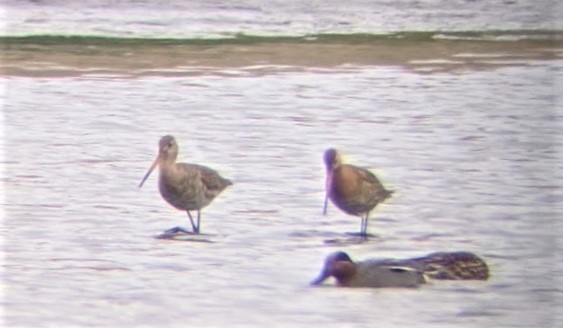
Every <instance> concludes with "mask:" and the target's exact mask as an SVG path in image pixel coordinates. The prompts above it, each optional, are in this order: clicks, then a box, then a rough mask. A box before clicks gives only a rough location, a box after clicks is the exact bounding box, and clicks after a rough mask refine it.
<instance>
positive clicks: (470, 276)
mask: <svg viewBox="0 0 563 328" xmlns="http://www.w3.org/2000/svg"><path fill="white" fill-rule="evenodd" d="M407 261H410V263H409V266H412V267H415V268H418V269H419V270H422V271H424V273H425V274H426V275H427V276H428V277H430V278H432V279H450V280H487V279H488V278H489V268H488V267H487V264H486V263H485V262H484V261H483V260H482V259H481V258H479V257H478V256H477V255H475V254H473V253H469V252H438V253H432V254H429V255H427V256H424V257H421V258H417V259H411V260H407Z"/></svg>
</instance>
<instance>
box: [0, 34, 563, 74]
mask: <svg viewBox="0 0 563 328" xmlns="http://www.w3.org/2000/svg"><path fill="white" fill-rule="evenodd" d="M2 48H3V51H2V61H1V64H0V75H1V76H5V77H8V76H15V77H17V76H26V77H72V76H83V75H117V76H122V77H137V76H170V75H171V76H190V75H199V74H225V71H228V70H237V71H243V72H245V74H249V73H250V74H267V73H271V72H277V71H284V70H303V69H311V68H319V69H325V68H326V69H334V68H338V67H363V66H400V67H405V68H407V69H413V70H416V71H420V72H435V71H444V70H446V71H449V70H465V69H469V70H474V69H489V68H496V67H499V66H514V65H517V66H518V65H527V64H529V63H530V62H533V61H546V60H548V61H549V60H557V59H561V58H562V56H563V46H562V45H561V44H559V43H552V42H548V41H530V40H526V41H515V42H488V41H449V40H440V41H428V40H425V41H419V42H417V41H412V40H410V41H409V42H402V41H401V40H385V41H380V42H373V43H369V44H368V43H366V44H362V43H360V44H351V43H330V44H324V43H302V42H299V43H297V42H295V43H292V42H277V43H254V44H199V45H198V44H184V45H181V44H168V45H167V44H160V45H158V46H155V45H142V44H137V45H127V44H124V45H119V44H118V45H116V44H108V45H104V44H92V45H88V44H72V43H71V44H69V43H66V44H34V43H17V44H16V43H14V44H10V43H3V44H2Z"/></svg>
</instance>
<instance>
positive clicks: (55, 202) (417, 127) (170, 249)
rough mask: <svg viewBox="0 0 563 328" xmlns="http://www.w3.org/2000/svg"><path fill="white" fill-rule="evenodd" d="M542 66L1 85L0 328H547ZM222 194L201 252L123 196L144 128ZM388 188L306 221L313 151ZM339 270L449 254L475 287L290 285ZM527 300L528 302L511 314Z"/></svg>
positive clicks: (549, 185)
mask: <svg viewBox="0 0 563 328" xmlns="http://www.w3.org/2000/svg"><path fill="white" fill-rule="evenodd" d="M560 69H561V62H541V63H537V64H531V65H527V66H519V67H508V68H498V69H495V70H485V71H470V72H461V73H435V74H420V73H416V72H413V71H410V70H407V69H404V68H400V67H371V68H368V67H364V68H346V69H344V68H342V69H327V70H324V71H321V70H315V69H311V70H309V71H307V70H296V71H288V72H283V73H276V74H257V75H246V74H245V75H244V76H239V75H237V74H233V75H232V76H229V75H228V74H224V75H222V76H218V75H206V74H204V75H201V76H194V77H181V78H172V77H168V78H165V77H154V78H136V79H120V78H104V77H87V76H86V77H84V76H83V77H75V78H23V77H9V78H5V79H4V80H5V82H8V83H7V88H6V93H5V99H4V101H5V105H4V106H5V107H4V114H5V129H6V130H5V136H6V139H5V143H4V151H5V159H4V165H5V168H6V170H5V172H4V186H5V188H6V191H7V195H6V203H5V204H4V208H5V215H6V217H5V220H4V222H5V224H4V236H5V238H4V243H5V251H6V254H7V255H6V262H5V271H4V281H5V283H6V287H5V296H6V297H5V299H4V309H5V320H6V321H5V323H6V324H7V325H19V326H43V325H51V326H52V325H57V326H59V325H64V326H66V325H70V326H91V325H93V326H139V325H148V326H170V325H174V326H185V325H189V326H226V325H244V326H263V325H265V324H268V325H274V326H306V325H310V324H314V325H328V326H342V325H345V324H353V325H358V326H363V325H366V326H367V325H373V324H381V325H382V326H397V327H403V326H406V325H409V326H417V327H418V326H420V327H437V326H443V327H451V326H466V327H472V326H481V327H487V326H489V327H490V326H496V327H500V326H504V327H531V326H543V327H547V326H553V327H555V326H556V323H557V322H559V323H560V320H561V317H560V313H559V311H560V308H561V300H562V294H563V291H562V290H561V289H560V286H561V283H563V282H562V281H561V274H562V273H563V272H562V266H561V255H560V253H558V251H557V249H558V245H559V244H558V238H559V232H560V231H561V221H560V218H561V214H562V208H561V204H562V202H561V201H562V197H563V195H562V191H561V188H562V184H561V181H562V180H561V172H563V170H562V167H561V162H562V161H561V159H562V158H561V146H562V138H561V131H562V130H561V116H562V113H561V107H560V99H559V96H558V95H557V94H556V93H555V92H554V90H556V89H557V87H558V83H559V82H558V80H557V79H554V78H553V75H552V74H550V72H554V71H555V72H558V71H559V70H560ZM164 134H173V135H175V136H176V138H177V140H178V142H179V144H180V156H179V157H180V159H181V160H182V161H188V162H195V163H201V164H206V165H209V166H211V167H213V168H216V169H218V170H219V171H220V172H221V173H222V174H223V175H224V176H226V177H228V178H230V179H232V180H233V181H234V182H235V184H234V186H232V187H231V188H230V189H228V190H227V191H226V192H225V193H224V194H222V195H221V196H220V197H219V198H218V199H217V200H216V201H215V202H214V203H213V204H212V205H211V206H209V207H208V208H206V209H205V211H204V216H203V222H202V229H203V232H204V234H205V235H204V238H203V239H204V240H205V241H209V242H190V241H169V240H158V239H154V238H153V237H154V235H156V234H158V233H160V232H161V231H162V230H164V229H166V228H169V227H172V226H174V225H184V226H188V221H187V218H186V216H185V214H184V213H181V212H179V211H176V210H174V209H172V208H170V207H169V206H168V205H167V204H166V203H165V202H164V201H163V200H162V199H161V197H160V195H159V194H158V191H157V187H156V175H155V177H151V178H150V179H149V181H148V183H147V184H145V186H144V187H143V189H139V188H138V183H139V181H140V179H141V178H142V176H143V174H144V173H145V171H146V169H147V168H148V166H149V165H150V162H151V161H152V159H153V157H154V156H155V155H156V151H157V142H158V139H159V138H160V136H162V135H164ZM329 146H333V147H337V148H339V149H341V150H343V151H344V152H345V153H346V154H348V155H349V156H347V160H348V161H349V162H352V163H356V164H360V165H363V166H367V167H370V168H374V169H375V172H376V173H377V174H378V175H379V176H380V178H381V179H382V180H383V181H384V183H385V184H386V185H387V186H388V187H389V188H392V189H395V190H396V191H397V192H396V196H395V197H394V198H393V199H392V200H391V201H390V202H388V203H387V204H385V205H383V206H381V207H380V208H379V210H378V211H377V213H376V214H375V216H374V219H372V224H371V225H370V229H371V232H372V233H373V234H375V237H373V238H370V239H369V240H368V241H367V242H359V241H355V240H354V239H351V238H350V237H349V236H348V235H347V234H346V233H349V232H356V231H358V229H359V219H357V218H354V217H349V216H347V215H345V214H343V213H342V212H340V211H338V210H337V209H336V208H334V207H331V208H330V210H329V215H328V216H326V217H323V216H321V207H322V200H323V178H324V177H323V174H324V169H323V167H322V161H321V156H322V152H323V151H324V149H325V148H326V147H329ZM338 249H342V250H345V251H347V252H348V253H349V254H350V255H351V256H352V257H354V258H357V259H362V258H367V257H378V256H381V257H387V256H391V257H406V256H414V255H420V254H424V253H427V252H431V251H438V250H468V251H473V252H476V253H477V254H479V255H481V256H483V257H484V258H485V259H486V261H487V262H488V263H489V264H490V268H491V271H492V279H491V280H490V281H488V282H484V283H482V282H469V283H468V282H464V283H437V284H434V285H429V286H425V287H423V288H420V289H417V290H401V289H399V290H397V289H389V290H385V289H383V290H365V289H355V290H344V289H338V288H331V287H325V288H310V287H309V286H308V282H309V281H310V280H311V279H312V278H314V277H315V276H316V274H317V273H318V270H320V267H321V265H322V261H323V259H324V257H325V256H326V255H327V254H328V253H330V252H332V251H335V250H338ZM531 304H534V306H532V307H531V306H530V305H531Z"/></svg>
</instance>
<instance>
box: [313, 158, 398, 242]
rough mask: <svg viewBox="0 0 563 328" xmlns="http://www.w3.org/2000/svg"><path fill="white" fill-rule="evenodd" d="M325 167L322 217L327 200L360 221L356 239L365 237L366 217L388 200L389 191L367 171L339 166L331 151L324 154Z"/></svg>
mask: <svg viewBox="0 0 563 328" xmlns="http://www.w3.org/2000/svg"><path fill="white" fill-rule="evenodd" d="M324 162H325V165H326V196H325V202H324V209H323V214H324V215H326V210H327V205H328V199H329V198H330V200H331V201H332V202H333V203H334V205H336V206H337V207H338V208H339V209H341V210H342V211H344V212H346V213H347V214H350V215H356V216H359V217H361V218H362V222H361V228H360V235H362V236H364V237H365V236H367V228H368V218H369V213H370V211H371V210H373V209H374V208H375V207H376V206H377V204H379V203H381V202H383V201H384V200H385V199H387V198H389V197H390V196H391V194H392V193H393V191H390V190H387V189H385V188H384V187H383V185H382V184H381V182H379V180H378V179H377V177H376V176H375V175H373V173H371V172H370V171H368V170H366V169H363V168H360V167H357V166H354V165H350V164H342V159H341V157H340V154H339V153H338V151H336V150H335V149H332V148H330V149H327V150H326V151H325V153H324Z"/></svg>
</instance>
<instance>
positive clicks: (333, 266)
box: [312, 252, 489, 288]
mask: <svg viewBox="0 0 563 328" xmlns="http://www.w3.org/2000/svg"><path fill="white" fill-rule="evenodd" d="M331 276H332V277H334V278H335V279H336V281H337V284H338V285H339V286H343V287H376V288H377V287H417V286H420V285H422V284H425V283H426V282H427V280H428V279H449V280H486V279H488V276H489V271H488V268H487V265H486V264H485V262H484V261H483V260H481V259H480V258H479V257H477V256H476V255H474V254H472V253H467V252H451V253H445V252H440V253H432V254H429V255H427V256H424V257H419V258H413V259H401V260H395V259H378V260H365V261H360V262H354V261H352V259H351V258H350V257H349V256H348V255H347V254H346V253H344V252H336V253H333V254H331V255H329V256H328V257H327V259H326V261H325V265H324V268H323V270H322V272H321V274H320V275H319V277H318V278H317V279H315V280H314V281H313V282H312V284H313V285H319V284H321V283H322V282H324V281H325V280H326V279H328V278H329V277H331Z"/></svg>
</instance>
